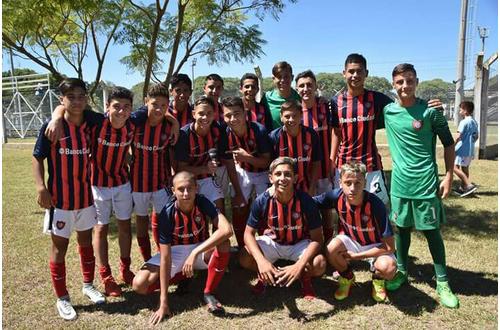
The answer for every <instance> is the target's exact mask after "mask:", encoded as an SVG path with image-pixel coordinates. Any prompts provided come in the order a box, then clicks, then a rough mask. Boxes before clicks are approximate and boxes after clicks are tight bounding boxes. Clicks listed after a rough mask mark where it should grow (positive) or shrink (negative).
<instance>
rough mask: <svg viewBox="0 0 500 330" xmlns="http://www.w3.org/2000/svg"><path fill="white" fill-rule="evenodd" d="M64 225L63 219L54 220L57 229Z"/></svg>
mask: <svg viewBox="0 0 500 330" xmlns="http://www.w3.org/2000/svg"><path fill="white" fill-rule="evenodd" d="M65 225H66V222H64V221H57V222H56V227H57V229H59V230H61V229H63V228H64V226H65Z"/></svg>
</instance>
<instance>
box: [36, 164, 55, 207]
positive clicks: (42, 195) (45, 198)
mask: <svg viewBox="0 0 500 330" xmlns="http://www.w3.org/2000/svg"><path fill="white" fill-rule="evenodd" d="M43 161H44V159H43V158H38V157H34V156H33V158H32V167H33V176H34V178H35V187H36V192H37V195H38V197H37V202H38V205H40V207H43V208H44V209H50V208H51V207H52V206H53V203H52V196H51V195H50V192H49V190H48V189H47V187H46V186H45V167H44V165H43Z"/></svg>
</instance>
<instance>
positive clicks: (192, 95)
mask: <svg viewBox="0 0 500 330" xmlns="http://www.w3.org/2000/svg"><path fill="white" fill-rule="evenodd" d="M195 65H196V57H195V58H193V60H192V61H191V81H192V83H193V87H194V66H195ZM191 104H194V91H193V92H192V93H191Z"/></svg>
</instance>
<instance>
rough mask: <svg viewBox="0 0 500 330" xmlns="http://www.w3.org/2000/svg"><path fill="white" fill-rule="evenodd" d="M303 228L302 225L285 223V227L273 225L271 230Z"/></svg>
mask: <svg viewBox="0 0 500 330" xmlns="http://www.w3.org/2000/svg"><path fill="white" fill-rule="evenodd" d="M299 229H302V225H295V226H290V225H283V227H275V226H271V230H273V231H276V230H277V231H281V230H299Z"/></svg>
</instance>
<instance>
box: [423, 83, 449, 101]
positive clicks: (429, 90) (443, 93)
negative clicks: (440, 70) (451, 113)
mask: <svg viewBox="0 0 500 330" xmlns="http://www.w3.org/2000/svg"><path fill="white" fill-rule="evenodd" d="M417 96H418V97H420V98H423V99H426V100H428V99H436V98H437V99H440V100H441V102H443V103H448V102H450V101H452V100H454V99H455V85H454V84H452V83H449V82H446V81H443V80H442V79H433V80H427V81H422V82H421V83H419V84H418V89H417Z"/></svg>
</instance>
